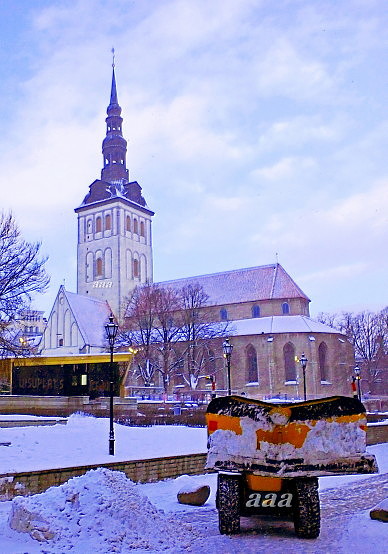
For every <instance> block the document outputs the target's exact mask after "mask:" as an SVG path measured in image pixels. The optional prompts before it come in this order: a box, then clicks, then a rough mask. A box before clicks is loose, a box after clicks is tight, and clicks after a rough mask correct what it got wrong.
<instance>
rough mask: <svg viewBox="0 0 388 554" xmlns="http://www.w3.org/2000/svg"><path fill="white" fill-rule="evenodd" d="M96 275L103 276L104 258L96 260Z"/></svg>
mask: <svg viewBox="0 0 388 554" xmlns="http://www.w3.org/2000/svg"><path fill="white" fill-rule="evenodd" d="M96 277H102V258H97V260H96Z"/></svg>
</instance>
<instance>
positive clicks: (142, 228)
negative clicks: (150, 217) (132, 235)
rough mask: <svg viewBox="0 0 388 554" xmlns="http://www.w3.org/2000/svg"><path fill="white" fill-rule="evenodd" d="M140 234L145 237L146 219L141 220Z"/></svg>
mask: <svg viewBox="0 0 388 554" xmlns="http://www.w3.org/2000/svg"><path fill="white" fill-rule="evenodd" d="M140 236H141V237H145V228H144V221H140Z"/></svg>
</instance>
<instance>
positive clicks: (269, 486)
mask: <svg viewBox="0 0 388 554" xmlns="http://www.w3.org/2000/svg"><path fill="white" fill-rule="evenodd" d="M206 421H207V429H208V454H207V465H206V467H207V469H210V470H216V471H217V472H218V481H217V497H216V506H217V510H218V520H219V530H220V533H221V534H227V535H232V534H236V533H239V532H240V517H241V516H244V517H249V516H252V515H270V514H272V515H274V516H280V517H285V518H287V519H289V518H291V519H292V520H293V522H294V527H295V532H296V535H297V536H298V537H301V538H308V539H313V538H317V537H318V536H319V532H320V505H319V494H318V477H320V476H324V475H341V474H356V473H377V472H378V468H377V464H376V460H375V457H374V456H373V455H370V454H368V453H367V452H366V413H365V407H364V406H363V404H362V403H361V402H360V401H359V400H358V399H356V398H348V397H345V396H333V397H329V398H322V399H318V400H312V401H305V402H295V403H272V402H264V401H260V400H255V399H252V398H247V397H243V396H234V395H232V396H225V397H219V398H215V399H213V400H212V401H211V402H210V403H209V406H208V408H207V413H206Z"/></svg>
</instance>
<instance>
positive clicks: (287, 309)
mask: <svg viewBox="0 0 388 554" xmlns="http://www.w3.org/2000/svg"><path fill="white" fill-rule="evenodd" d="M282 312H283V315H287V314H289V313H290V306H289V304H288V302H283V304H282Z"/></svg>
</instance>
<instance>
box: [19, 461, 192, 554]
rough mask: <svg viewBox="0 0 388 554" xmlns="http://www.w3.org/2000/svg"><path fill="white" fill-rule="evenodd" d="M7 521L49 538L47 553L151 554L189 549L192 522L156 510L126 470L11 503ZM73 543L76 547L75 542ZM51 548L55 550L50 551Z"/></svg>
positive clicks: (98, 473) (96, 473)
mask: <svg viewBox="0 0 388 554" xmlns="http://www.w3.org/2000/svg"><path fill="white" fill-rule="evenodd" d="M9 525H10V527H11V528H12V529H16V530H18V531H21V532H25V533H28V534H29V535H30V536H31V537H32V538H34V539H36V540H39V541H41V542H45V543H47V544H45V547H44V551H45V552H68V551H70V550H72V548H74V544H77V552H78V551H82V545H83V544H84V545H85V549H84V551H85V552H88V551H90V545H91V544H93V550H94V551H95V552H101V553H102V552H104V553H106V552H127V551H130V550H134V549H144V550H149V551H152V552H158V551H163V550H167V549H170V548H174V547H180V548H182V547H183V548H185V547H188V546H189V545H190V542H191V540H192V539H193V531H192V528H191V526H190V525H188V524H184V523H182V522H181V521H178V520H176V519H175V518H174V517H173V516H167V515H166V514H165V513H164V512H163V511H161V510H158V509H157V508H156V507H155V506H154V505H153V504H151V502H150V501H149V500H148V498H147V497H146V496H144V495H143V494H142V493H140V492H139V487H138V486H137V485H135V484H134V483H133V482H132V481H130V480H129V479H127V477H126V476H125V474H124V473H121V472H117V471H110V470H108V469H105V468H99V469H97V470H92V471H89V472H87V473H86V474H85V475H83V476H81V477H74V478H73V479H70V480H69V481H68V482H67V483H65V484H63V485H61V486H59V487H51V488H50V489H48V490H47V491H46V492H44V493H41V494H37V495H34V496H29V497H21V496H19V497H16V498H14V499H13V501H12V507H11V514H10V517H9ZM72 545H73V546H72ZM51 548H52V550H51Z"/></svg>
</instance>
